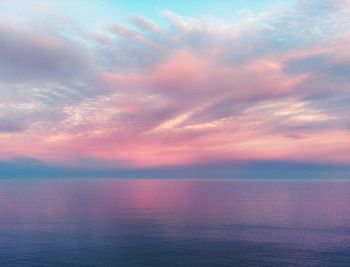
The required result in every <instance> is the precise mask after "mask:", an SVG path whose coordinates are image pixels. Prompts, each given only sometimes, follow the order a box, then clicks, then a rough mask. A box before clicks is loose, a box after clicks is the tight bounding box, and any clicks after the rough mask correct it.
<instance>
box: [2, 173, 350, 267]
mask: <svg viewBox="0 0 350 267" xmlns="http://www.w3.org/2000/svg"><path fill="white" fill-rule="evenodd" d="M0 266H1V267H7V266H21V267H22V266H25V267H26V266H64V267H69V266H121V267H124V266H152V267H153V266H154V267H161V266H234V267H235V266H269V267H270V266H272V267H273V266H279V267H280V266H350V182H345V181H328V182H327V181H309V182H305V181H230V180H152V179H150V180H88V179H86V180H84V179H76V180H12V181H11V180H0Z"/></svg>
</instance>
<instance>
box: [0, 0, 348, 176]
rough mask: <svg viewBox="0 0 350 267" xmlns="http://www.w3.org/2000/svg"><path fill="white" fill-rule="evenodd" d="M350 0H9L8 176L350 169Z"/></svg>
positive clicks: (0, 49)
mask: <svg viewBox="0 0 350 267" xmlns="http://www.w3.org/2000/svg"><path fill="white" fill-rule="evenodd" d="M349 26H350V1H348V0H317V1H316V0H294V1H292V0H291V1H274V0H272V1H271V0H270V1H267V0H259V1H258V0H251V1H243V0H237V1H229V0H223V1H214V0H198V1H194V0H192V1H190V0H178V1H161V0H149V1H145V0H144V1H141V0H140V1H126V0H122V1H118V0H114V1H113V0H105V1H97V0H91V1H83V0H74V1H70V0H69V1H68V0H63V1H52V0H46V1H40V0H37V1H35V0H28V1H25V2H24V1H15V0H4V1H1V3H0V177H2V178H11V177H16V178H17V177H42V178H45V177H47V178H50V177H60V176H61V177H90V176H91V177H92V176H93V177H107V176H108V177H142V178H143V177H158V178H162V177H163V178H169V177H171V178H186V177H188V178H200V177H205V178H281V179H283V178H302V179H307V178H347V177H350V105H349V104H348V103H349V101H350V75H349V74H350V52H349V51H350V27H349Z"/></svg>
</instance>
